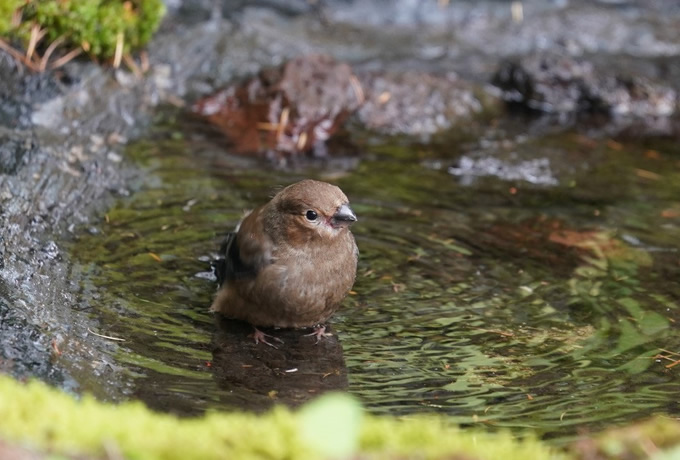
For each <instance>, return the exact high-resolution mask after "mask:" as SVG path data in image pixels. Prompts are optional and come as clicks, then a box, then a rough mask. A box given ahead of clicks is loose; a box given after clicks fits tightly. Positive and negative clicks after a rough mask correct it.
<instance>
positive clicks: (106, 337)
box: [87, 327, 125, 342]
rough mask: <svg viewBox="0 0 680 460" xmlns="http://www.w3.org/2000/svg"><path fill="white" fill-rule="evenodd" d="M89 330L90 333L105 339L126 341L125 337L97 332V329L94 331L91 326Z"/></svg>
mask: <svg viewBox="0 0 680 460" xmlns="http://www.w3.org/2000/svg"><path fill="white" fill-rule="evenodd" d="M87 332H89V333H90V334H93V335H96V336H97V337H101V338H103V339H109V340H116V341H118V342H125V339H120V338H118V337H111V336H110V335H103V334H97V333H96V332H95V331H93V330H92V329H90V328H89V327H88V328H87Z"/></svg>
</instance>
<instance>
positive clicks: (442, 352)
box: [71, 117, 680, 441]
mask: <svg viewBox="0 0 680 460" xmlns="http://www.w3.org/2000/svg"><path fill="white" fill-rule="evenodd" d="M171 118H172V117H168V119H166V120H163V122H161V123H159V125H158V126H157V128H156V129H155V130H154V132H153V133H152V135H151V136H150V137H149V138H148V139H146V140H142V141H140V142H137V143H136V144H135V145H132V146H131V147H130V149H129V157H130V158H131V159H132V160H133V161H135V162H137V163H138V164H139V165H140V168H141V171H142V172H141V173H140V177H139V178H138V184H137V187H136V188H137V191H136V192H135V193H133V194H132V195H131V196H130V197H128V198H125V199H123V200H121V201H120V202H119V203H118V204H117V205H116V206H115V207H114V208H113V209H111V210H110V211H109V212H108V213H107V214H106V216H102V221H101V223H100V225H99V226H98V227H96V228H93V229H90V231H89V232H83V233H82V235H81V236H80V237H79V238H78V240H77V241H76V242H74V243H73V245H72V249H71V251H72V254H73V255H74V256H75V257H76V258H77V260H78V261H79V263H80V266H81V269H82V270H83V271H84V272H85V273H86V274H87V276H86V277H85V281H83V283H86V284H87V285H88V287H87V289H86V290H84V292H86V293H87V302H88V303H89V304H90V306H91V311H92V315H94V316H95V317H96V318H98V319H99V320H100V323H101V330H99V331H94V332H97V333H100V334H104V335H107V336H111V337H115V338H119V339H123V340H124V341H119V342H118V343H119V348H118V351H117V352H116V353H115V358H116V360H117V363H118V364H119V365H120V368H116V372H120V373H122V374H125V375H127V376H128V378H127V381H128V382H129V383H128V385H129V389H128V390H129V391H128V393H129V394H130V397H133V398H140V399H142V400H143V401H144V402H146V403H147V404H148V405H149V406H151V407H154V408H157V409H162V410H168V411H172V412H176V413H181V414H195V413H200V412H202V411H204V410H206V409H231V408H245V409H248V410H263V409H265V408H267V407H269V406H270V405H271V404H273V403H275V402H283V403H288V404H292V405H296V404H299V403H300V402H302V401H305V400H307V399H309V398H310V397H313V396H315V395H316V394H318V393H320V392H323V391H326V390H329V389H343V390H346V391H348V392H349V393H351V394H353V395H356V396H357V397H358V398H359V399H360V400H361V401H362V402H363V404H364V405H365V406H366V407H367V408H368V409H369V410H370V411H371V412H373V413H379V414H392V415H398V414H414V413H423V412H435V413H439V414H445V415H447V416H449V417H450V418H451V419H452V420H453V421H455V422H457V423H461V424H475V423H481V424H486V425H488V426H490V427H508V428H511V429H516V430H522V429H526V428H530V429H532V430H535V431H537V432H538V433H540V434H543V435H544V436H545V437H546V438H550V439H555V440H557V441H563V440H566V439H568V438H569V437H570V436H572V435H574V434H575V433H577V432H580V431H583V430H591V431H594V430H598V429H601V428H602V427H604V426H607V425H611V424H618V423H623V422H626V421H631V420H637V419H640V418H644V417H646V416H648V415H651V414H667V415H670V416H678V415H680V407H678V402H677V394H678V393H679V392H680V379H678V372H680V366H678V367H673V363H674V362H675V361H674V360H676V359H680V355H676V354H671V353H670V352H679V353H680V336H679V335H678V334H677V332H676V331H677V322H678V321H680V314H679V310H678V302H679V301H680V287H679V286H678V283H677V279H678V274H679V272H680V254H679V253H678V244H677V241H680V230H679V224H680V198H678V197H680V155H679V153H680V152H679V150H680V149H678V147H677V146H675V145H673V144H671V143H664V142H662V141H654V142H653V141H645V142H641V141H628V142H621V141H620V140H619V141H614V140H611V139H607V138H598V137H587V136H585V135H583V134H580V133H577V132H559V133H552V134H550V133H548V134H545V135H532V136H526V135H525V134H524V133H525V131H526V126H522V125H520V126H517V125H515V126H513V125H511V124H509V123H504V122H503V121H502V120H501V121H500V122H499V123H495V124H494V126H496V127H495V128H493V129H490V128H487V127H486V126H470V127H465V128H464V129H462V130H460V131H459V132H458V133H450V134H448V135H444V136H441V137H440V138H436V139H434V140H433V141H432V142H431V143H428V144H423V143H416V142H409V141H405V140H403V139H394V138H377V137H375V136H370V135H366V134H363V133H354V134H353V137H352V139H351V141H352V143H353V145H354V147H352V148H351V149H349V152H350V154H349V155H348V156H347V157H336V158H334V159H332V160H331V159H319V160H301V161H296V162H293V164H288V165H287V166H286V167H281V166H280V164H279V162H272V161H269V160H261V159H260V160H258V159H252V158H243V157H238V156H234V155H231V154H230V153H229V149H228V146H226V145H225V144H224V143H222V142H220V141H219V140H217V139H216V138H215V137H214V136H212V135H207V134H206V131H205V130H201V129H195V127H194V126H192V125H191V124H187V122H186V121H181V120H180V121H177V120H173V119H171ZM462 132H464V133H466V134H461V133H462ZM489 158H492V159H498V161H496V162H495V163H494V162H491V163H489V161H488V159H489ZM463 159H464V160H465V161H463ZM532 168H533V169H532ZM518 171H519V173H518ZM526 171H529V173H526ZM525 173H526V174H525ZM307 177H311V178H317V179H322V180H329V181H332V182H334V183H336V184H337V185H339V186H340V187H341V188H342V189H343V190H344V191H345V193H346V194H347V195H348V196H349V197H350V200H351V202H352V207H353V209H354V210H355V212H356V213H357V214H358V216H359V222H358V223H357V224H356V225H355V226H354V227H353V231H354V233H355V235H356V238H357V242H358V245H359V248H360V251H361V258H360V263H359V270H358V276H357V282H356V285H355V287H354V290H353V291H352V293H351V295H350V296H349V297H348V299H347V300H346V301H345V303H344V306H343V308H342V310H341V311H340V312H339V313H338V314H336V315H335V317H334V318H333V321H332V327H333V331H334V336H333V338H331V339H330V340H328V341H327V342H325V343H322V344H319V345H315V344H314V342H313V340H311V339H310V340H306V339H305V338H303V337H302V332H299V331H275V333H277V334H279V335H280V336H281V337H282V338H284V340H285V342H286V343H285V344H284V345H283V346H282V347H281V349H280V350H272V349H268V347H263V346H262V345H260V346H259V347H258V346H256V345H254V344H253V343H252V341H251V340H250V339H249V338H248V337H247V335H248V333H249V330H248V328H247V327H246V326H244V325H241V324H239V323H233V322H229V321H226V322H225V321H221V320H216V318H214V317H213V315H212V314H211V313H209V312H208V307H209V305H210V303H211V299H212V296H213V294H214V292H215V289H216V285H215V282H214V277H213V276H212V272H211V266H210V261H211V260H212V259H214V257H215V255H216V251H217V248H218V247H219V243H220V241H221V239H222V237H223V236H224V234H225V233H226V232H227V231H229V230H230V229H231V228H232V227H233V226H234V225H235V224H236V223H237V221H238V220H239V218H240V216H241V215H242V213H243V211H244V210H245V209H249V208H252V207H254V206H257V205H259V204H261V203H263V202H265V201H266V200H268V199H269V197H270V196H271V195H272V194H273V193H274V192H275V190H276V189H277V187H279V186H281V185H286V184H289V183H292V182H295V181H297V180H299V179H302V178H307Z"/></svg>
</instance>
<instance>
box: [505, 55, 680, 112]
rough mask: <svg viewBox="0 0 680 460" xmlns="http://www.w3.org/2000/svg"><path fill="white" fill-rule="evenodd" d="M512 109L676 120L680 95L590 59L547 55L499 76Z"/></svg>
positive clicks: (528, 58) (507, 66)
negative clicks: (513, 107)
mask: <svg viewBox="0 0 680 460" xmlns="http://www.w3.org/2000/svg"><path fill="white" fill-rule="evenodd" d="M493 83H494V84H495V85H497V86H498V87H500V88H501V89H502V90H503V97H504V99H505V100H506V101H508V102H509V103H511V104H515V105H519V106H521V107H523V108H526V109H529V110H532V111H538V112H543V113H548V114H557V115H561V116H573V115H577V114H579V113H587V114H603V115H606V116H607V117H611V118H612V119H617V118H626V117H634V118H643V119H644V118H648V117H670V116H672V115H673V114H674V113H675V112H676V111H677V103H678V101H677V94H676V91H675V90H674V89H673V88H671V87H669V86H664V85H660V84H656V83H654V82H652V81H650V80H649V79H647V78H644V77H638V76H634V75H617V74H612V73H610V72H607V71H606V70H600V69H598V68H596V66H595V65H594V64H593V63H591V62H589V61H586V60H577V59H574V58H571V57H568V56H564V55H556V54H543V55H538V56H537V55H531V56H526V57H522V58H520V59H518V60H515V61H509V62H506V63H505V64H503V65H502V66H501V68H500V69H499V70H498V72H497V73H496V74H495V76H494V77H493Z"/></svg>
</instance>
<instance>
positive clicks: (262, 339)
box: [248, 326, 283, 349]
mask: <svg viewBox="0 0 680 460" xmlns="http://www.w3.org/2000/svg"><path fill="white" fill-rule="evenodd" d="M253 329H255V331H254V332H253V333H252V334H250V335H249V336H248V337H252V338H253V339H255V345H257V344H258V343H264V344H265V345H269V346H270V347H272V348H276V349H278V347H277V346H276V345H274V344H273V343H271V342H268V341H267V337H269V338H270V339H273V340H275V341H277V342H279V343H283V340H281V339H280V338H278V337H274V336H273V335H269V334H265V333H264V332H262V331H261V330H259V329H258V328H256V327H255V326H253Z"/></svg>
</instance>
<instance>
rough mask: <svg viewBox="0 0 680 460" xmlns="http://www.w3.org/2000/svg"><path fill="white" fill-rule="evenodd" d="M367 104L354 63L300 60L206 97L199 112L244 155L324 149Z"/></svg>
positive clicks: (312, 58) (197, 107) (317, 57)
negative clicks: (351, 117)
mask: <svg viewBox="0 0 680 460" xmlns="http://www.w3.org/2000/svg"><path fill="white" fill-rule="evenodd" d="M362 102H363V95H362V92H361V89H360V87H359V85H358V81H357V79H356V77H355V76H354V74H353V73H352V69H351V68H350V67H349V65H347V64H344V63H339V62H336V61H335V60H333V59H332V58H330V57H328V56H323V55H314V56H306V57H299V58H296V59H293V60H291V61H289V62H287V63H286V64H285V65H283V66H282V67H280V68H278V69H271V70H266V71H262V72H260V74H259V75H258V76H257V77H255V78H252V79H250V80H248V81H246V82H245V83H243V84H238V85H232V86H229V87H227V88H225V89H223V90H221V91H219V92H217V93H216V94H214V95H212V96H209V97H207V98H204V99H202V100H200V101H198V103H196V104H195V106H194V111H195V112H196V113H198V114H200V115H202V116H204V117H206V118H207V119H208V120H209V121H210V122H211V123H213V124H215V125H216V126H217V127H218V128H219V129H221V130H222V132H224V134H225V135H226V136H227V137H228V138H229V139H230V140H231V141H232V142H233V143H234V148H235V149H236V151H238V152H240V153H257V152H271V151H275V152H279V153H284V154H296V153H301V152H309V151H315V152H316V153H320V152H323V151H324V143H325V142H326V141H327V140H328V139H329V138H330V137H331V136H332V135H333V134H334V133H335V132H336V131H337V130H338V128H339V127H340V125H341V124H342V123H343V122H344V121H345V119H346V118H347V117H348V116H349V115H350V114H351V113H352V112H354V111H355V110H356V109H357V108H358V107H359V105H360V104H361V103H362Z"/></svg>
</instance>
